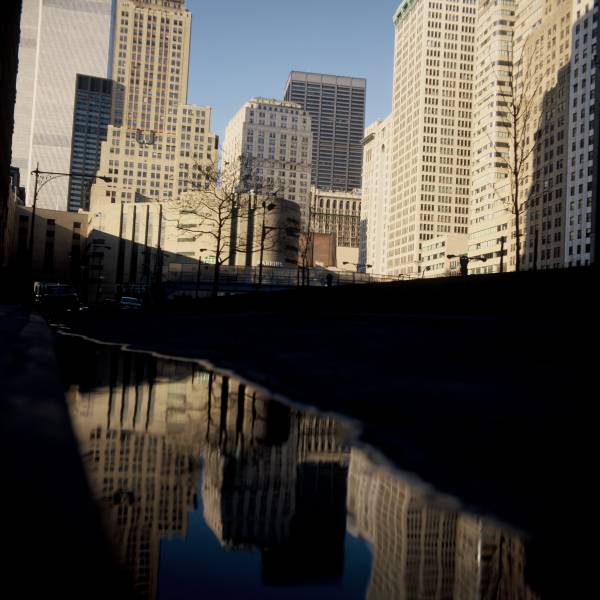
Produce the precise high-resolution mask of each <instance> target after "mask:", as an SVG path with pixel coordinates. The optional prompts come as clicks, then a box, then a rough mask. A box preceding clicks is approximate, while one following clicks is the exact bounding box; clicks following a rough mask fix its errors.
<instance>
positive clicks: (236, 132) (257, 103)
mask: <svg viewBox="0 0 600 600" xmlns="http://www.w3.org/2000/svg"><path fill="white" fill-rule="evenodd" d="M310 131H311V129H310V115H309V114H308V113H307V112H306V111H305V110H303V109H302V107H301V106H300V105H299V104H297V103H295V102H282V101H281V100H271V99H268V98H252V100H250V101H249V102H246V103H245V104H244V106H242V108H241V109H240V110H239V111H238V112H237V113H236V114H235V115H234V116H233V117H232V119H231V120H230V121H229V123H228V124H227V129H226V130H225V143H224V145H223V163H224V164H227V163H228V164H229V165H231V166H230V168H231V169H232V172H231V173H230V174H229V176H230V177H238V178H239V181H240V184H241V187H242V189H244V188H245V189H251V188H255V189H260V190H262V191H263V192H264V193H275V194H276V195H280V196H283V198H285V199H286V200H291V201H292V202H296V203H297V204H299V205H300V213H301V219H302V222H303V223H304V224H306V223H307V219H308V208H309V203H310V173H311V166H310V165H311V152H312V148H311V143H310V142H311V140H310ZM236 173H237V175H236Z"/></svg>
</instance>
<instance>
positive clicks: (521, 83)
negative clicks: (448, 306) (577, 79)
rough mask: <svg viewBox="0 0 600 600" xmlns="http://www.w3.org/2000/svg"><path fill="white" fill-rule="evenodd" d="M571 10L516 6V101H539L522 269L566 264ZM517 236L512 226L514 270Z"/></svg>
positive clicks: (531, 123)
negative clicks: (564, 251)
mask: <svg viewBox="0 0 600 600" xmlns="http://www.w3.org/2000/svg"><path fill="white" fill-rule="evenodd" d="M571 10H572V2H571V0H564V1H562V2H557V3H555V4H549V3H548V4H546V3H543V4H542V3H541V2H526V1H523V2H520V3H518V5H517V17H516V21H515V40H516V42H515V47H514V52H515V56H514V57H513V62H517V60H518V61H520V67H519V68H518V70H517V72H516V86H515V89H516V94H517V96H516V103H518V102H522V99H523V98H524V99H525V100H528V98H531V97H533V96H534V95H535V96H536V100H537V101H536V102H534V103H533V104H532V110H531V114H530V115H529V116H528V118H527V119H522V128H523V129H525V130H526V136H525V148H526V150H527V152H528V153H529V154H528V157H527V160H526V161H525V165H524V169H523V171H522V176H521V177H522V179H523V180H524V181H525V182H526V184H525V186H524V187H523V189H522V197H520V198H519V205H520V206H523V215H522V219H521V223H520V225H521V227H520V229H521V231H522V237H521V261H520V268H521V269H526V270H532V269H533V270H535V269H546V268H558V267H561V266H563V264H564V256H563V250H564V233H565V223H564V220H565V204H566V201H567V197H566V192H567V189H568V188H567V166H568V165H567V161H568V154H567V152H568V148H567V144H568V135H569V131H568V123H569V106H568V101H569V88H570V83H569V81H570V75H571V74H570V70H571V69H570V64H569V63H570V56H571V43H570V39H571V26H572V23H571ZM538 99H539V100H538ZM511 216H513V217H514V215H511ZM513 222H514V221H513ZM515 234H516V227H512V232H511V237H510V242H511V243H510V248H509V253H510V254H509V265H510V267H511V268H516V252H517V248H516V244H515Z"/></svg>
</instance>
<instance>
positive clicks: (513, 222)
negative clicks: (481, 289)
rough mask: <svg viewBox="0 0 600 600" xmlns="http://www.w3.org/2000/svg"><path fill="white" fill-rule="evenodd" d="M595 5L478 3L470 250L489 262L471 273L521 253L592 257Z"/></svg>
mask: <svg viewBox="0 0 600 600" xmlns="http://www.w3.org/2000/svg"><path fill="white" fill-rule="evenodd" d="M596 10H597V7H596ZM592 13H593V6H592V3H591V2H586V3H583V4H580V3H577V4H576V3H574V2H571V1H570V0H564V1H561V2H557V3H555V4H548V3H544V2H541V1H539V0H524V1H523V2H511V1H508V0H507V1H506V2H504V3H503V4H502V5H498V6H496V5H494V4H493V3H491V2H490V3H487V2H486V3H483V4H481V6H480V9H479V18H478V25H477V27H478V34H477V36H476V39H477V44H478V49H477V55H478V56H481V60H478V61H476V64H475V81H476V84H475V85H476V91H475V98H476V100H477V102H476V104H475V106H474V119H473V127H474V129H473V155H474V162H473V166H474V169H473V190H472V200H471V225H470V231H469V254H470V255H471V256H473V255H483V256H485V258H486V259H487V260H486V262H485V263H483V264H482V263H476V264H474V265H471V267H472V268H470V271H471V272H472V273H480V272H494V271H498V270H500V269H502V270H515V269H516V268H517V254H518V255H519V265H518V268H520V269H525V270H535V269H545V268H558V267H562V266H576V265H584V264H589V263H590V261H591V239H592V234H591V232H592V214H593V190H594V167H593V165H594V150H593V147H594V140H593V138H594V119H593V111H594V109H593V105H594V99H595V89H594V85H595V78H594V76H593V74H592V69H593V64H594V62H593V61H594V52H595V43H596V42H595V37H594V35H593V34H592V29H591V28H592V27H593V14H592ZM490 33H491V34H492V35H490ZM490 52H491V53H492V54H491V55H492V57H493V61H494V64H496V65H497V68H496V70H492V71H490V69H489V64H490V60H489V55H490ZM490 107H494V110H493V111H490ZM514 142H516V144H517V147H518V148H519V150H518V152H517V160H515V153H514ZM490 150H493V151H490ZM515 167H517V168H518V177H516V176H515V175H514V172H513V170H514V168H515ZM517 179H518V181H519V182H520V186H519V189H518V194H517V190H516V188H515V181H516V180H517ZM517 219H518V226H517ZM517 232H518V235H517ZM517 238H518V242H519V243H518V244H517ZM501 244H502V245H501ZM517 246H518V247H517ZM503 247H505V248H506V250H505V251H504V255H505V256H506V258H504V256H502V261H501V255H502V254H503V252H502V248H503Z"/></svg>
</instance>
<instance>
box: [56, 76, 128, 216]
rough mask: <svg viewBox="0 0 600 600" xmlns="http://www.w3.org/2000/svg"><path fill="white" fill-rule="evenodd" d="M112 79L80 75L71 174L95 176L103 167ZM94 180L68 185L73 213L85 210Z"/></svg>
mask: <svg viewBox="0 0 600 600" xmlns="http://www.w3.org/2000/svg"><path fill="white" fill-rule="evenodd" d="M114 85H117V84H116V83H114V82H113V81H112V80H111V79H103V78H101V77H92V76H90V75H80V74H79V73H78V74H77V83H76V87H75V107H74V116H73V137H72V143H71V169H70V171H71V172H72V173H86V174H91V175H95V174H96V171H97V170H98V168H99V166H100V147H101V145H102V142H103V141H104V140H106V131H107V128H108V125H109V123H110V119H111V106H112V94H113V86H114ZM91 183H92V180H91V179H89V178H86V177H71V178H70V181H69V205H68V209H69V210H70V211H77V209H79V208H86V206H87V205H88V203H89V194H90V185H91Z"/></svg>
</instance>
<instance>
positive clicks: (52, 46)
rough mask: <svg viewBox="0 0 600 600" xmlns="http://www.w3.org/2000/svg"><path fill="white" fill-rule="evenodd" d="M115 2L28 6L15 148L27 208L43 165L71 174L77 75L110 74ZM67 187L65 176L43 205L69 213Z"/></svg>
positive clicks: (48, 189)
mask: <svg viewBox="0 0 600 600" xmlns="http://www.w3.org/2000/svg"><path fill="white" fill-rule="evenodd" d="M112 1H113V0H63V1H60V2H58V1H53V2H47V1H43V0H28V1H27V2H25V3H23V12H22V16H21V42H20V46H19V72H18V77H17V101H16V107H15V129H14V134H13V146H12V147H13V164H14V165H15V166H16V167H18V168H19V170H20V172H21V177H22V180H23V183H24V186H25V188H26V195H27V202H28V203H31V202H32V201H33V177H32V175H31V171H32V170H33V169H35V168H36V165H37V164H38V163H39V168H40V169H41V170H43V171H56V172H63V173H66V172H68V171H69V165H70V161H71V142H72V130H73V108H74V100H75V97H74V94H73V90H74V89H75V82H76V76H77V73H86V74H89V75H93V76H97V77H106V75H107V73H108V68H109V64H108V59H109V49H110V31H111V15H112ZM68 184H69V182H68V179H67V178H66V177H59V178H57V179H55V180H53V181H52V182H50V183H48V184H47V185H46V186H45V187H44V190H43V192H42V193H41V194H40V197H39V200H38V205H39V206H40V207H42V208H52V209H56V210H66V208H67V204H68V202H67V199H68Z"/></svg>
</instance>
